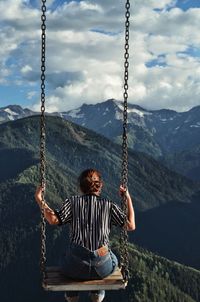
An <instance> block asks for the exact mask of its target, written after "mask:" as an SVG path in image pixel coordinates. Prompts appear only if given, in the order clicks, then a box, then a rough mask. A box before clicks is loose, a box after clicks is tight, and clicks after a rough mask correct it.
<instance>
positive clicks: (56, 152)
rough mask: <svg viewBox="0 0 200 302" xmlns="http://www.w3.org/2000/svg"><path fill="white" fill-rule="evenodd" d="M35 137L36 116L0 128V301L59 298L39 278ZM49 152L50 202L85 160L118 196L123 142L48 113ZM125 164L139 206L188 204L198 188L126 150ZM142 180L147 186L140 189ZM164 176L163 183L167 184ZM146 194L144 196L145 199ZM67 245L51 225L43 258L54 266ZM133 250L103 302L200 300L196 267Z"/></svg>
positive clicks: (71, 189)
mask: <svg viewBox="0 0 200 302" xmlns="http://www.w3.org/2000/svg"><path fill="white" fill-rule="evenodd" d="M38 136H39V127H38V118H36V117H32V118H28V119H24V120H19V121H16V122H13V123H6V124H4V125H1V126H0V150H1V152H2V153H1V155H2V157H1V159H2V162H1V173H0V175H1V178H0V221H1V224H0V271H1V274H0V276H1V278H0V288H1V301H2V302H10V301H15V302H18V301H20V302H24V301H27V300H28V301H29V302H33V301H38V302H40V301H41V302H44V301H58V300H59V299H60V300H61V301H62V299H63V298H62V296H61V295H60V294H47V293H44V292H42V290H41V288H40V283H39V278H38V276H39V251H40V236H39V221H40V215H39V211H38V207H37V205H36V203H35V201H34V197H33V196H34V190H35V186H36V183H37V182H38V175H39V173H38ZM47 150H48V151H47V157H48V169H47V178H48V196H47V199H48V201H49V203H50V204H51V205H52V207H56V206H57V205H58V204H60V203H61V202H62V200H63V199H64V198H65V197H66V196H67V195H68V194H69V195H71V194H74V193H75V192H76V191H77V184H76V176H77V173H79V172H80V171H81V170H82V169H83V168H86V167H88V166H95V167H97V168H99V169H101V170H102V171H103V172H104V178H105V182H106V183H107V185H106V186H105V193H106V194H109V195H110V196H111V197H112V198H115V197H116V196H117V187H118V184H119V175H120V159H119V154H120V148H119V147H118V146H117V145H115V144H113V143H111V142H110V141H109V140H107V139H105V138H104V137H102V136H99V135H97V134H95V133H93V132H91V131H88V130H86V129H84V128H81V127H78V126H75V125H73V124H71V123H68V122H64V121H62V120H61V119H59V118H49V119H48V134H47ZM13 156H14V157H15V160H13ZM18 161H19V162H20V164H18ZM8 167H9V168H8ZM129 167H130V181H129V183H130V188H131V191H132V193H134V195H135V196H136V202H137V207H138V209H143V210H144V209H147V208H154V207H157V206H158V205H159V204H162V203H169V202H172V201H174V200H176V201H178V202H180V201H183V202H190V201H191V200H192V199H193V195H194V192H195V191H196V190H197V187H196V185H195V184H194V183H193V182H190V181H188V180H187V179H185V178H183V177H181V176H179V175H177V174H174V173H172V172H170V171H169V170H167V169H165V168H163V167H162V166H161V165H159V164H158V163H157V162H156V161H154V160H151V159H149V158H147V157H146V156H144V155H143V154H136V153H132V152H131V153H130V164H129ZM6 173H7V174H6ZM163 178H165V181H164V180H163ZM145 182H146V187H145V189H143V184H144V183H145ZM163 182H164V183H165V185H166V186H165V187H164V188H163ZM138 186H139V188H138ZM147 194H148V195H147ZM146 196H148V199H146V202H143V200H145V198H146ZM66 244H67V237H66V228H65V227H64V228H58V227H56V228H53V227H51V226H48V237H47V250H48V255H47V258H48V262H49V263H50V264H51V265H52V264H53V265H54V264H57V263H58V261H59V260H58V259H59V257H60V255H61V254H62V253H63V252H64V250H65V246H66ZM115 245H117V243H116V240H114V246H115ZM130 254H131V261H130V268H131V272H132V277H131V280H130V285H129V287H128V289H127V291H125V292H121V291H120V292H118V293H117V294H116V293H112V295H111V294H109V295H108V298H106V300H105V302H106V301H117V302H118V301H130V302H132V301H139V302H140V301H141V302H143V301H144V302H146V301H159V302H162V301H163V302H164V301H166V302H169V301H170V302H171V301H175V302H177V301H180V302H183V301H185V302H186V301H188V302H191V301H200V299H199V296H198V295H199V286H200V285H199V282H200V281H199V280H200V278H199V277H200V275H199V272H198V271H195V270H192V269H190V268H186V267H184V266H181V265H178V264H175V263H173V262H171V261H168V260H166V259H164V258H161V257H158V256H155V255H153V254H152V253H149V252H147V251H144V250H141V249H139V248H138V247H134V246H130ZM11 289H12V290H11ZM83 299H84V297H83Z"/></svg>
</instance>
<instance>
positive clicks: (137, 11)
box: [0, 0, 200, 111]
mask: <svg viewBox="0 0 200 302" xmlns="http://www.w3.org/2000/svg"><path fill="white" fill-rule="evenodd" d="M175 2H176V1H171V0H161V1H157V0H144V1H139V0H137V1H134V5H132V3H131V9H132V16H131V35H130V72H129V87H130V88H129V100H130V102H132V103H137V104H140V105H142V106H144V107H148V108H154V109H157V108H162V107H165V108H172V109H177V110H185V109H189V108H190V107H192V106H195V105H198V104H199V88H198V87H200V85H199V81H200V80H199V79H200V77H199V73H200V59H199V56H198V55H197V56H194V55H193V54H192V51H191V49H193V47H196V48H197V53H198V47H199V45H200V39H199V29H198V28H199V24H200V13H199V12H200V8H193V9H189V10H187V11H185V12H184V11H182V10H181V9H178V8H174V7H173V6H174V4H175ZM35 3H36V1H35ZM52 3H53V1H51V0H49V2H47V5H48V7H50V5H51V4H52ZM123 5H124V3H123V1H120V2H116V0H109V1H107V0H96V1H94V0H93V1H81V2H76V1H71V2H70V1H68V2H65V3H64V4H63V5H62V6H57V8H56V9H54V10H52V11H51V10H48V11H47V70H46V74H47V83H48V85H47V95H49V96H48V98H47V107H48V111H58V110H67V109H71V108H74V107H77V106H79V105H81V104H82V102H87V103H96V102H99V101H104V100H105V99H107V98H117V99H122V95H123V89H122V87H123V53H124V48H123V47H124V36H123V35H124V7H123ZM39 7H40V4H39V3H38V9H37V8H36V7H32V6H31V5H30V1H22V0H1V1H0V10H1V11H3V12H4V14H2V16H1V21H0V25H1V30H0V38H1V41H3V43H2V46H1V48H0V66H1V69H2V72H1V74H0V81H4V82H5V81H9V80H10V79H11V75H12V76H13V79H14V80H15V82H16V81H18V82H20V84H21V83H22V82H23V83H24V85H34V83H37V85H39V79H40V65H41V62H40V41H39V38H40V14H41V13H40V11H39ZM169 8H170V9H169ZM155 9H159V10H155ZM199 54H200V50H199ZM11 62H12V63H11ZM151 62H154V63H155V62H157V65H155V64H153V63H152V66H150V65H151ZM147 63H148V65H146V64H147ZM3 70H4V72H3ZM14 77H16V78H14ZM13 79H11V80H13ZM31 89H33V90H34V89H35V88H31ZM34 97H36V96H35V95H34V94H31V92H30V93H29V94H28V95H27V99H32V100H34ZM35 106H36V107H37V105H35ZM36 107H35V108H36Z"/></svg>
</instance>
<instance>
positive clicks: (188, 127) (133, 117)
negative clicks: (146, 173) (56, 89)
mask: <svg viewBox="0 0 200 302" xmlns="http://www.w3.org/2000/svg"><path fill="white" fill-rule="evenodd" d="M122 112H123V103H122V102H120V101H116V100H114V99H110V100H107V101H105V102H102V103H98V104H95V105H87V104H83V105H82V106H81V107H79V108H77V109H74V110H70V111H67V112H54V113H51V114H50V115H53V116H60V117H62V118H63V119H66V120H69V121H72V122H74V123H76V124H78V125H81V126H83V127H86V128H88V129H91V130H93V131H95V132H97V133H99V134H102V135H104V136H105V137H107V138H109V139H111V140H112V141H114V142H116V143H121V136H122ZM36 114H38V113H36V112H33V111H31V110H29V109H23V108H21V107H20V106H16V105H14V106H8V107H4V108H0V123H1V122H2V123H3V122H5V121H8V120H15V119H19V118H23V117H26V116H30V115H36ZM199 128H200V106H197V107H194V108H192V109H191V110H189V111H187V112H176V111H173V110H167V109H162V110H146V109H144V108H142V107H140V106H138V105H132V104H129V107H128V138H129V147H130V148H131V149H133V150H135V151H140V152H144V153H146V154H148V155H150V156H153V157H154V158H156V159H158V158H160V157H163V156H164V157H166V158H167V156H168V155H171V154H173V153H180V152H183V151H189V150H190V149H192V148H195V147H196V146H197V145H198V144H199V141H200V132H199Z"/></svg>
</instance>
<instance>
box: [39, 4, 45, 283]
mask: <svg viewBox="0 0 200 302" xmlns="http://www.w3.org/2000/svg"><path fill="white" fill-rule="evenodd" d="M41 1H42V6H41V10H42V15H41V21H42V24H41V31H42V34H41V117H40V185H41V186H42V211H41V259H40V267H41V273H42V280H43V283H44V282H45V277H46V221H45V217H44V195H45V184H46V155H45V139H46V137H45V136H46V129H45V70H46V67H45V60H46V0H41Z"/></svg>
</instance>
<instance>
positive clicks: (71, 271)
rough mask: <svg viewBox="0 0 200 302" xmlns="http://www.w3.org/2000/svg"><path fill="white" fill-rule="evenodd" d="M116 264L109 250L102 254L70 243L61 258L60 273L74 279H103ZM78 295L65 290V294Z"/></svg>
mask: <svg viewBox="0 0 200 302" xmlns="http://www.w3.org/2000/svg"><path fill="white" fill-rule="evenodd" d="M117 266H118V260H117V257H116V256H115V254H114V253H113V252H112V251H111V250H109V251H108V253H107V254H106V255H104V256H99V255H98V253H97V252H96V251H90V250H88V249H86V248H84V247H82V246H80V245H77V244H74V243H72V244H71V246H70V247H69V248H68V249H67V251H66V254H65V257H64V258H63V259H62V264H61V270H62V273H63V274H64V275H65V276H67V277H69V278H72V279H76V280H95V279H103V278H105V277H107V276H108V275H110V274H111V273H112V272H113V271H114V270H115V268H116V267H117ZM76 295H78V292H67V296H69V297H72V296H76Z"/></svg>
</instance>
